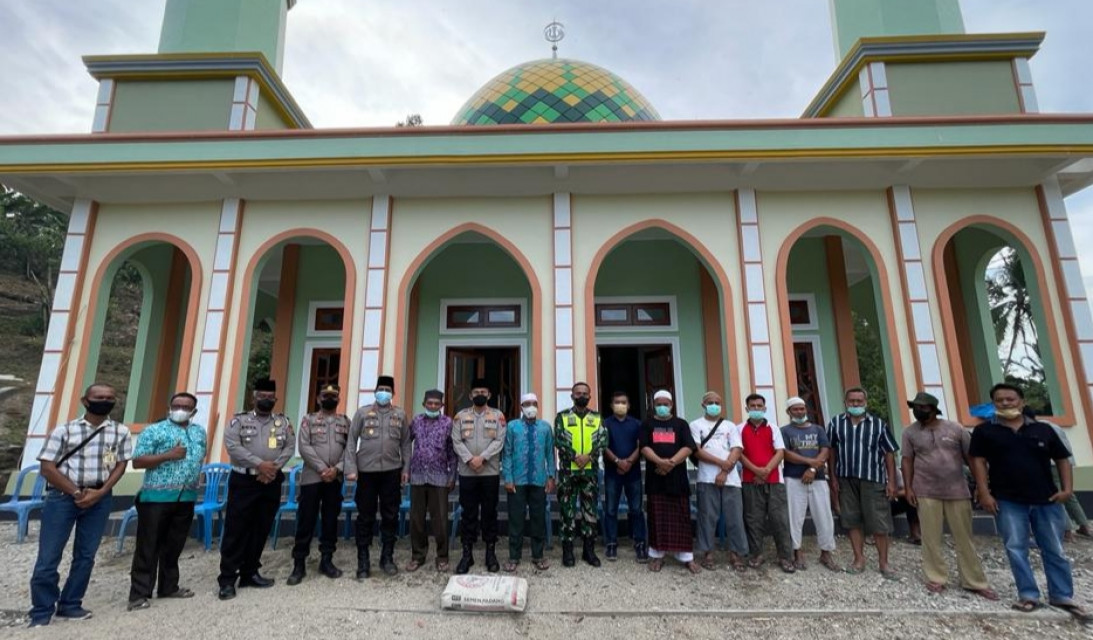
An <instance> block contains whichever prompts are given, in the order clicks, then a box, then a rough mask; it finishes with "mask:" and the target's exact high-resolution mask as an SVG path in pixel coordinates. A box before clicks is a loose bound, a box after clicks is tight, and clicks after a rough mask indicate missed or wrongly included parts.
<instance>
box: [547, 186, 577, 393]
mask: <svg viewBox="0 0 1093 640" xmlns="http://www.w3.org/2000/svg"><path fill="white" fill-rule="evenodd" d="M571 202H572V201H571V198H570V194H569V193H566V192H560V193H555V194H554V207H553V213H554V223H553V227H554V238H553V240H554V403H555V404H554V410H555V411H561V410H562V409H565V408H567V407H569V406H570V405H572V404H573V401H572V399H571V398H570V394H571V392H572V389H573V383H574V382H576V380H575V377H574V376H575V375H576V365H575V363H574V352H573V216H572V208H571Z"/></svg>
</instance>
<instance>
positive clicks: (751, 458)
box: [740, 393, 797, 573]
mask: <svg viewBox="0 0 1093 640" xmlns="http://www.w3.org/2000/svg"><path fill="white" fill-rule="evenodd" d="M744 402H745V406H746V408H747V410H748V419H747V421H745V422H744V423H743V424H741V425H740V442H741V444H742V445H743V451H742V453H741V455H740V461H741V462H742V463H744V477H743V478H741V481H742V484H743V493H744V528H745V530H746V531H747V534H748V547H749V549H750V550H751V559H750V560H748V566H750V567H751V568H753V569H758V568H759V567H761V566H762V565H763V539H764V538H765V537H766V535H767V531H770V534H771V537H773V538H774V544H775V547H776V548H777V550H778V566H779V567H781V569H782V571H783V572H785V573H793V572H795V571H796V570H797V566H796V565H795V564H794V563H793V538H792V536H790V532H789V505H788V501H787V498H786V485H784V484H783V483H782V477H781V473H780V472H779V465H780V464H781V463H782V458H783V457H784V456H785V444H784V443H783V442H782V432H781V430H779V429H778V427H775V426H773V425H771V424H770V423H768V422H767V400H766V398H764V397H763V396H761V395H759V394H758V393H753V394H751V395H749V396H748V397H747V398H745V399H744Z"/></svg>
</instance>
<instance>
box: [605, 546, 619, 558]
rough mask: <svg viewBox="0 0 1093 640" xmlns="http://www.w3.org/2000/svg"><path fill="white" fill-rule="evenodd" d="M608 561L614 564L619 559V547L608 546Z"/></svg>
mask: <svg viewBox="0 0 1093 640" xmlns="http://www.w3.org/2000/svg"><path fill="white" fill-rule="evenodd" d="M607 559H608V560H610V561H611V562H614V561H616V560H618V559H619V545H617V544H609V545H607Z"/></svg>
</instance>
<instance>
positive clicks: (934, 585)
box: [926, 582, 945, 593]
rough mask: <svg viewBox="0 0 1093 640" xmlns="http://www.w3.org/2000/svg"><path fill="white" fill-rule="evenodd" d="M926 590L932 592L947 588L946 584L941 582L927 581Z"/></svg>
mask: <svg viewBox="0 0 1093 640" xmlns="http://www.w3.org/2000/svg"><path fill="white" fill-rule="evenodd" d="M926 590H927V591H929V592H930V593H941V592H942V591H944V590H945V585H943V584H941V583H939V582H927V583H926Z"/></svg>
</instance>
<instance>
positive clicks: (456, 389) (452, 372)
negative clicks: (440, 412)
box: [444, 348, 486, 416]
mask: <svg viewBox="0 0 1093 640" xmlns="http://www.w3.org/2000/svg"><path fill="white" fill-rule="evenodd" d="M484 375H486V356H485V354H484V353H482V352H481V351H478V350H476V349H454V348H449V349H448V363H447V368H446V369H445V375H444V387H445V388H444V406H445V407H447V409H448V412H449V413H450V414H451V415H453V416H454V415H455V414H456V413H457V412H458V411H460V410H461V409H466V408H467V407H469V406H471V383H473V382H474V379H475V378H478V377H480V376H484Z"/></svg>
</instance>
